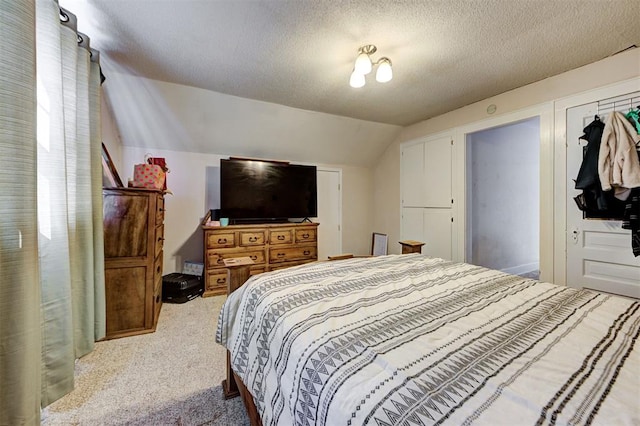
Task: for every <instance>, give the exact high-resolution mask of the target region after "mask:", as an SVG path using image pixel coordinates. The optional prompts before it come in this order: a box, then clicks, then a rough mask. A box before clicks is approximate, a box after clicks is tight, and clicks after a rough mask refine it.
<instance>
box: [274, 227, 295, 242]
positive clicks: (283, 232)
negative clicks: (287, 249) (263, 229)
mask: <svg viewBox="0 0 640 426" xmlns="http://www.w3.org/2000/svg"><path fill="white" fill-rule="evenodd" d="M292 242H293V229H276V230H270V231H269V243H270V244H271V245H274V244H291V243H292Z"/></svg>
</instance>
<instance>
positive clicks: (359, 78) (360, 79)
mask: <svg viewBox="0 0 640 426" xmlns="http://www.w3.org/2000/svg"><path fill="white" fill-rule="evenodd" d="M364 83H365V82H364V75H363V74H360V73H359V72H358V71H357V70H353V72H352V73H351V78H350V79H349V85H350V86H351V87H355V88H356V89H357V88H359V87H362V86H364Z"/></svg>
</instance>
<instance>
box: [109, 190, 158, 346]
mask: <svg viewBox="0 0 640 426" xmlns="http://www.w3.org/2000/svg"><path fill="white" fill-rule="evenodd" d="M102 195H103V213H104V257H105V261H104V263H105V292H106V311H107V312H106V314H107V335H106V338H107V339H113V338H116V337H125V336H132V335H136V334H142V333H150V332H153V331H155V329H156V324H157V323H158V316H159V315H160V308H161V307H162V246H163V242H164V225H163V221H164V194H163V192H162V191H159V190H149V189H139V188H110V189H103V191H102Z"/></svg>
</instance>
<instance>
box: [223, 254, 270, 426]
mask: <svg viewBox="0 0 640 426" xmlns="http://www.w3.org/2000/svg"><path fill="white" fill-rule="evenodd" d="M224 264H225V266H226V267H227V268H229V279H228V280H227V296H228V295H229V294H231V293H233V292H234V291H236V290H237V289H239V288H240V287H242V285H243V284H244V283H245V281H247V280H248V279H249V276H250V271H249V268H250V266H251V265H253V261H252V260H251V259H250V258H249V257H238V258H232V259H224ZM222 392H223V393H224V399H230V398H235V397H237V396H240V397H242V402H243V403H244V406H245V408H246V409H247V415H248V416H249V421H250V422H251V426H262V420H260V414H258V408H257V407H256V404H255V403H254V402H253V396H251V393H250V392H249V390H248V389H247V387H246V386H245V385H244V383H242V380H241V379H240V377H238V375H237V374H236V373H235V372H234V371H233V369H232V368H231V352H229V350H227V378H226V379H225V380H223V381H222Z"/></svg>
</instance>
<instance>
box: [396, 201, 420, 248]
mask: <svg viewBox="0 0 640 426" xmlns="http://www.w3.org/2000/svg"><path fill="white" fill-rule="evenodd" d="M422 210H423V209H421V208H417V207H405V208H403V209H402V237H401V238H400V239H401V240H416V241H421V242H426V241H425V239H424V216H423V213H422Z"/></svg>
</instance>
